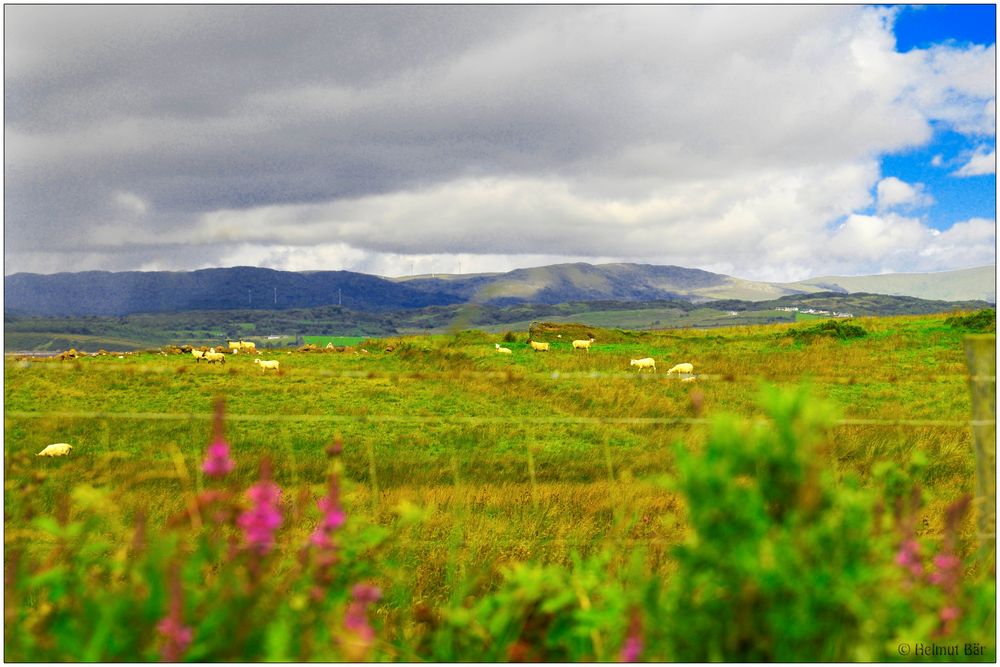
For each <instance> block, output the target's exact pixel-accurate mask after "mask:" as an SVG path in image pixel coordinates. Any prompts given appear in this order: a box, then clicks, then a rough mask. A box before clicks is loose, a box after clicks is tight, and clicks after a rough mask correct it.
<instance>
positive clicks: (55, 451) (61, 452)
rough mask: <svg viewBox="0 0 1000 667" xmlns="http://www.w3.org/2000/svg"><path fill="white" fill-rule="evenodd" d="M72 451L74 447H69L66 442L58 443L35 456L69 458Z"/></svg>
mask: <svg viewBox="0 0 1000 667" xmlns="http://www.w3.org/2000/svg"><path fill="white" fill-rule="evenodd" d="M71 449H73V445H67V444H66V443H65V442H57V443H56V444H54V445H49V446H48V447H46V448H45V449H43V450H42V451H40V452H38V453H37V454H35V456H67V455H68V454H69V450H71Z"/></svg>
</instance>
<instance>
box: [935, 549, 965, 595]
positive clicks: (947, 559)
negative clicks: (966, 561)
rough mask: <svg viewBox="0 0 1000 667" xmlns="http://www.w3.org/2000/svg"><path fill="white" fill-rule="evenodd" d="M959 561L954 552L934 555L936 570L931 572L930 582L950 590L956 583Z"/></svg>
mask: <svg viewBox="0 0 1000 667" xmlns="http://www.w3.org/2000/svg"><path fill="white" fill-rule="evenodd" d="M959 565H961V561H960V560H959V559H958V556H956V555H954V554H938V555H937V556H935V557H934V567H936V568H937V572H934V573H932V574H931V576H930V579H931V583H932V584H934V585H936V586H940V587H941V588H943V589H945V590H951V588H952V587H954V585H955V584H957V583H958V566H959Z"/></svg>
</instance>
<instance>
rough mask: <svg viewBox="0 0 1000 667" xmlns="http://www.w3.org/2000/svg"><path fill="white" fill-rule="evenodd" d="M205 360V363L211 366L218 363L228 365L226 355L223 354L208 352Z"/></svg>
mask: <svg viewBox="0 0 1000 667" xmlns="http://www.w3.org/2000/svg"><path fill="white" fill-rule="evenodd" d="M204 358H205V361H207V362H208V363H210V364H214V363H216V362H218V363H220V364H224V363H226V355H224V354H223V353H222V352H206V353H205V357H204Z"/></svg>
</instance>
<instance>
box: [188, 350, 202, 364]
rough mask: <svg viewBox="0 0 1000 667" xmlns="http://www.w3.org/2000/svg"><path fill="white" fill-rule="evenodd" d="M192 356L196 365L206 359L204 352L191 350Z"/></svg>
mask: <svg viewBox="0 0 1000 667" xmlns="http://www.w3.org/2000/svg"><path fill="white" fill-rule="evenodd" d="M191 356H192V357H194V361H195V363H198V362H199V361H201V360H202V359H204V358H205V353H204V352H203V351H202V350H191Z"/></svg>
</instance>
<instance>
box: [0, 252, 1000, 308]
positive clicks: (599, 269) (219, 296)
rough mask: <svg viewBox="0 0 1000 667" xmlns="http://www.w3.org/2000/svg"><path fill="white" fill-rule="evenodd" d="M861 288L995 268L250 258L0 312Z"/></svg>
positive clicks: (936, 281) (130, 278) (973, 291)
mask: <svg viewBox="0 0 1000 667" xmlns="http://www.w3.org/2000/svg"><path fill="white" fill-rule="evenodd" d="M818 292H840V293H850V292H869V293H876V294H888V295H897V296H911V297H917V298H922V299H938V300H946V301H962V300H973V299H978V300H983V301H988V302H990V303H996V267H995V266H984V267H978V268H973V269H963V270H959V271H946V272H940V273H911V274H887V275H875V276H852V277H838V276H824V277H819V278H812V279H809V280H803V281H799V282H794V283H769V282H759V281H750V280H743V279H740V278H734V277H732V276H727V275H723V274H719V273H711V272H709V271H703V270H700V269H688V268H683V267H679V266H657V265H649V264H600V265H592V264H585V263H573V264H554V265H550V266H541V267H534V268H529V269H517V270H514V271H510V272H507V273H481V274H463V275H454V274H436V275H429V276H409V277H401V278H384V277H379V276H372V275H368V274H364V273H356V272H352V271H301V272H293V271H277V270H274V269H265V268H256V267H232V268H216V269H202V270H198V271H189V272H173V271H151V272H139V271H128V272H119V273H111V272H106V271H87V272H80V273H56V274H48V275H43V274H33V273H16V274H13V275H10V276H7V277H6V278H5V280H4V313H5V314H8V315H26V316H87V315H104V316H108V315H111V316H122V315H129V314H133V313H173V312H181V311H194V310H231V309H251V310H285V309H290V308H310V307H315V306H324V305H341V306H343V307H344V308H347V309H351V310H355V311H369V312H384V311H390V310H401V309H417V308H425V307H428V306H449V305H456V304H464V303H479V304H487V305H496V306H503V305H513V304H521V303H534V304H560V303H565V302H569V301H636V302H645V301H656V300H677V299H680V300H684V301H689V302H692V303H704V302H711V301H717V300H726V299H740V300H745V301H768V300H773V299H777V298H780V297H783V296H788V295H795V294H811V293H818Z"/></svg>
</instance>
